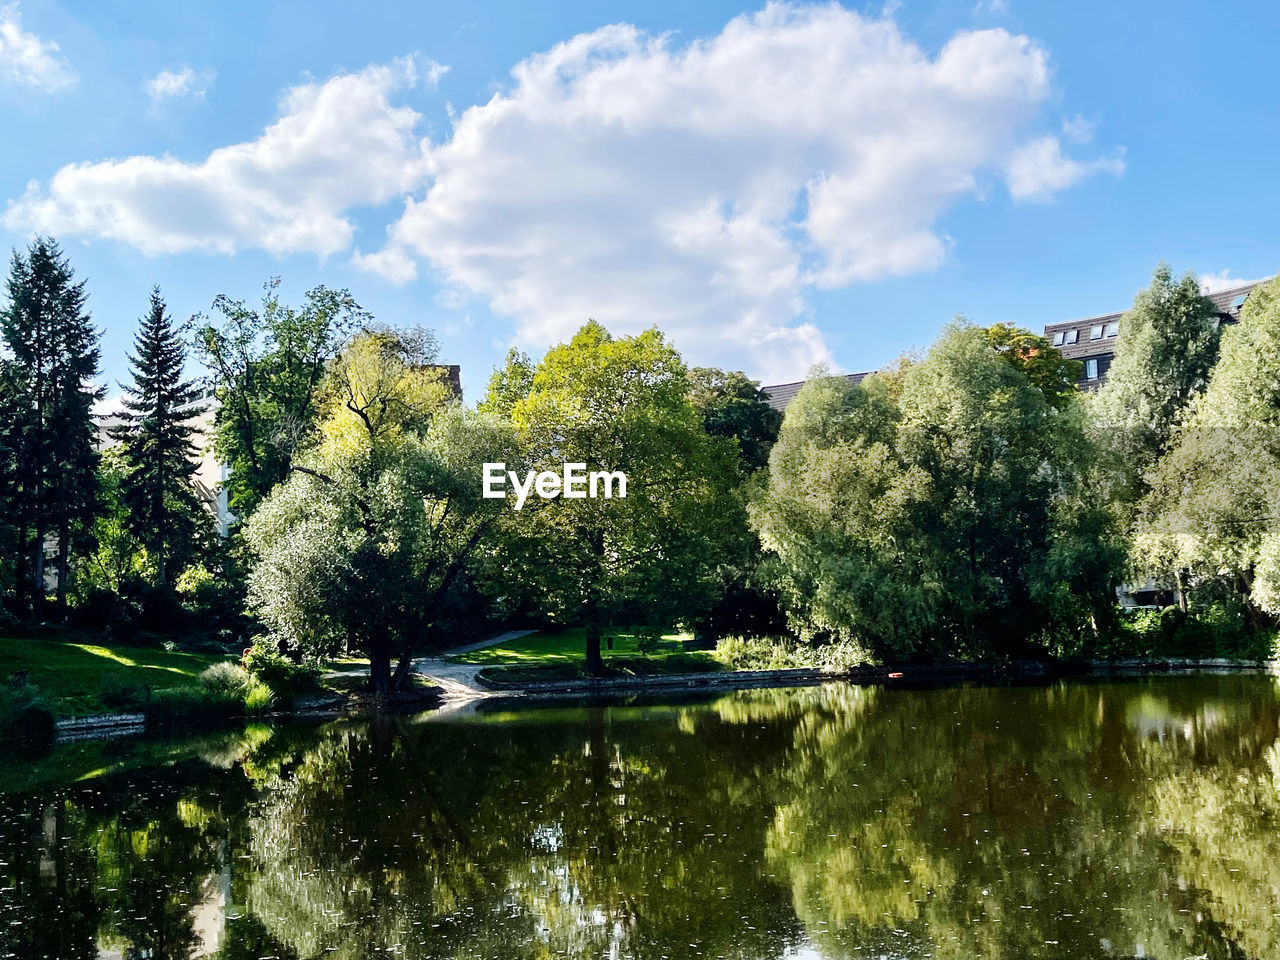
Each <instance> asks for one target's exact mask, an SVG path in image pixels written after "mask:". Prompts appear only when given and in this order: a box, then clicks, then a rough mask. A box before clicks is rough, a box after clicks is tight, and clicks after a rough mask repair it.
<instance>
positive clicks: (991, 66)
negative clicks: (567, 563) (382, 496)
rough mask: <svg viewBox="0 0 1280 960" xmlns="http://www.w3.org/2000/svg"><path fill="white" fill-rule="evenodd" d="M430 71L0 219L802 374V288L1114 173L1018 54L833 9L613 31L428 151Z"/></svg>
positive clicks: (118, 163) (989, 42)
mask: <svg viewBox="0 0 1280 960" xmlns="http://www.w3.org/2000/svg"><path fill="white" fill-rule="evenodd" d="M406 72H408V73H409V74H411V76H409V77H406ZM438 75H439V71H438V70H437V69H435V68H422V67H418V68H417V69H416V70H413V69H410V70H408V71H406V69H405V68H404V67H403V66H402V65H400V66H397V67H394V68H382V67H372V68H369V69H368V70H365V71H363V72H361V73H357V74H347V75H343V76H339V77H335V78H333V79H332V80H329V81H328V82H327V83H323V84H307V85H304V86H302V87H299V88H296V89H295V90H293V91H291V92H290V93H289V95H288V96H287V97H286V98H285V103H284V105H283V107H282V115H281V118H280V120H279V121H278V122H277V123H276V124H275V125H273V126H272V127H270V128H268V129H267V130H266V131H265V132H264V133H263V134H262V136H260V137H259V138H258V139H257V140H254V141H251V142H249V143H244V144H239V145H236V146H232V147H226V148H222V149H220V150H216V151H214V153H213V154H211V155H210V156H209V157H208V158H206V159H205V160H204V161H201V162H199V163H185V162H182V161H179V160H176V159H173V158H169V157H161V158H158V157H132V158H128V159H125V160H112V161H107V162H103V163H89V164H80V165H74V166H70V167H65V168H63V169H62V170H60V171H58V172H57V173H56V174H55V175H54V177H53V178H52V180H51V181H50V182H49V183H48V184H47V185H46V186H41V185H38V184H37V185H32V186H30V187H29V188H28V191H27V193H26V195H25V196H24V197H22V198H20V199H19V200H17V201H16V202H14V203H12V204H11V205H10V209H9V212H8V216H7V220H8V222H9V224H10V226H21V227H27V228H35V229H40V230H45V231H49V232H55V233H60V234H67V233H89V234H98V235H103V236H110V237H115V238H117V239H120V240H122V241H124V242H127V243H131V244H133V245H135V246H137V247H139V248H141V249H143V250H146V251H147V252H150V253H162V252H172V251H180V250H188V249H208V250H219V251H231V250H235V249H239V248H242V247H253V246H256V247H260V248H264V249H267V250H269V251H272V252H289V251H298V250H305V251H314V252H316V253H319V254H321V255H325V254H333V253H336V252H339V251H344V250H346V251H351V263H352V264H353V265H354V266H356V267H358V268H361V269H365V270H368V271H371V272H373V273H375V274H377V275H379V276H381V277H384V278H385V279H387V280H388V281H390V282H393V283H405V282H409V281H411V280H412V279H414V278H415V277H416V276H417V275H418V274H419V272H420V269H421V267H422V266H423V265H427V266H428V267H429V268H430V269H431V271H432V273H433V275H434V276H435V277H436V278H437V279H438V280H439V281H440V282H441V283H442V284H443V285H445V286H446V287H447V288H449V289H451V290H456V291H465V292H466V293H467V294H468V295H470V296H473V297H478V298H481V299H483V300H485V301H487V302H488V303H489V304H490V306H491V307H492V309H493V310H495V311H496V312H498V313H500V314H503V315H507V316H509V317H512V318H514V320H515V322H516V332H517V338H518V339H519V340H520V341H522V342H523V343H525V344H527V345H530V346H535V347H537V346H544V345H546V344H548V343H551V342H554V341H556V340H559V339H562V338H564V337H565V336H567V335H568V334H570V333H571V332H572V330H573V329H575V328H576V327H577V326H578V325H579V324H580V323H582V322H583V321H584V320H585V319H586V318H588V317H594V318H595V319H598V320H600V321H602V322H604V323H606V324H607V325H609V326H610V327H611V328H613V329H616V330H620V331H631V330H636V329H640V328H643V327H647V326H649V325H653V324H656V325H658V326H660V327H661V328H663V329H664V330H666V331H669V332H670V333H671V334H673V336H674V338H675V340H676V342H677V343H678V344H679V345H680V347H681V348H682V349H684V350H685V351H686V353H688V354H689V355H690V356H691V357H692V358H693V359H695V360H714V361H715V362H718V363H734V364H740V365H742V366H744V367H746V368H747V369H749V370H751V371H752V372H754V373H756V374H758V375H761V376H765V377H779V378H784V377H785V378H790V379H794V378H796V377H798V376H800V375H802V374H803V373H804V371H805V370H806V369H807V368H808V367H809V366H810V364H812V363H813V362H815V361H823V360H826V359H828V356H827V350H826V347H825V345H824V343H823V340H822V336H821V333H820V332H819V331H818V329H817V328H816V327H815V326H814V325H813V324H812V323H810V322H808V319H809V312H810V311H809V306H808V302H809V295H810V293H811V292H812V291H814V290H816V289H823V288H834V287H841V286H845V285H847V284H850V283H855V282H860V281H870V280H875V279H878V278H882V277H887V276H893V275H902V274H909V273H912V272H915V271H920V270H928V269H931V268H933V267H935V266H937V265H938V264H939V263H940V262H941V261H942V260H943V258H944V257H945V256H946V253H947V250H948V248H949V245H950V243H951V241H950V240H949V239H948V238H946V237H945V236H944V235H943V234H942V233H941V232H940V230H939V228H938V221H939V219H940V218H941V217H942V216H943V215H944V214H945V213H946V212H947V211H948V210H949V209H951V208H952V207H954V206H955V205H956V204H957V203H959V202H962V201H963V200H965V199H967V198H975V197H976V198H980V197H982V196H984V195H985V193H986V192H987V186H988V184H989V183H990V182H991V181H993V180H996V179H997V178H999V177H1000V176H1001V175H1004V176H1005V177H1006V178H1007V180H1008V182H1009V185H1010V190H1011V191H1012V192H1013V193H1014V195H1015V196H1019V197H1035V198H1042V197H1044V196H1049V195H1052V193H1053V192H1055V191H1056V190H1059V189H1064V188H1065V187H1068V186H1070V185H1071V184H1073V183H1075V182H1077V181H1078V180H1079V179H1081V178H1082V177H1084V176H1086V175H1088V174H1089V173H1091V172H1095V171H1096V170H1114V169H1115V165H1116V163H1118V162H1119V161H1118V160H1114V159H1113V160H1103V161H1078V160H1073V159H1070V158H1068V157H1064V156H1063V155H1062V152H1061V148H1060V146H1059V144H1058V141H1057V140H1056V138H1047V140H1048V144H1049V147H1050V148H1051V149H1050V150H1049V151H1048V157H1047V161H1048V162H1047V163H1046V157H1045V156H1043V155H1042V154H1044V153H1045V151H1044V149H1043V147H1042V146H1041V147H1037V144H1041V143H1042V141H1035V142H1033V143H1031V144H1029V145H1028V144H1027V143H1026V132H1025V131H1026V130H1027V128H1028V127H1029V126H1030V125H1031V123H1032V121H1033V120H1035V119H1036V118H1037V116H1038V114H1039V113H1040V110H1041V108H1042V107H1043V105H1044V103H1045V101H1046V100H1047V98H1048V97H1049V94H1050V77H1049V70H1048V66H1047V56H1046V54H1045V52H1044V51H1043V50H1042V49H1041V48H1040V47H1039V46H1038V45H1037V44H1035V43H1034V42H1032V41H1031V40H1029V39H1028V38H1026V37H1022V36H1015V35H1012V34H1010V33H1008V32H1006V31H1005V30H1000V29H996V30H972V31H962V32H959V33H957V34H956V35H955V36H953V37H952V38H951V39H950V40H949V41H948V42H947V43H945V44H944V45H943V46H942V48H941V49H940V50H937V51H928V50H925V49H924V48H922V47H920V46H919V45H917V44H916V43H914V42H912V41H911V40H910V38H908V37H906V36H904V35H903V34H902V32H901V31H900V30H899V29H898V27H897V26H896V24H894V23H893V22H892V21H891V20H890V19H888V18H887V17H881V18H879V19H875V18H868V17H864V16H861V15H859V14H857V13H854V12H852V11H849V10H847V9H845V8H843V7H841V6H839V5H838V4H830V5H823V6H792V5H786V4H777V3H774V4H770V5H769V6H767V7H765V8H764V9H763V10H762V11H760V12H758V13H756V14H753V15H744V16H741V17H738V18H736V19H734V20H732V21H731V22H730V23H729V24H728V25H727V26H726V27H725V28H724V30H723V31H722V32H720V33H719V34H718V35H716V36H714V37H711V38H709V39H705V40H699V41H696V42H693V43H688V44H682V43H677V42H676V41H675V40H674V39H673V38H672V37H670V36H665V35H664V36H654V35H650V34H646V33H644V32H642V31H640V30H638V29H636V28H635V27H632V26H628V25H625V24H617V25H612V26H608V27H603V28H601V29H599V30H595V31H592V32H590V33H585V34H582V35H579V36H576V37H573V38H572V39H570V40H567V41H566V42H564V43H561V44H558V45H557V46H555V47H553V48H552V49H550V50H548V51H546V52H543V53H539V54H536V55H533V56H530V57H529V58H528V59H526V60H524V61H522V62H521V63H519V64H517V65H516V66H515V68H514V69H513V71H512V82H511V83H510V84H509V85H508V86H507V87H506V88H505V89H503V90H501V91H500V92H498V93H496V94H495V95H494V96H493V97H492V98H491V99H490V100H488V101H487V102H485V103H483V104H479V105H476V106H473V107H471V108H469V109H467V110H465V111H463V112H461V113H460V114H456V115H451V118H452V121H453V128H452V133H451V135H450V136H449V137H448V139H446V140H445V141H444V142H443V143H441V144H438V145H434V146H433V145H430V144H428V143H427V142H426V141H425V140H419V139H417V134H416V133H415V131H416V130H417V129H418V127H419V124H420V118H419V116H418V115H417V114H416V113H415V112H414V111H412V110H410V109H408V108H405V107H397V106H395V105H394V97H395V95H396V93H397V91H398V90H399V89H400V88H403V87H405V86H407V85H408V84H409V83H411V82H412V80H413V78H414V77H418V78H422V79H424V80H426V81H427V82H430V81H432V80H434V79H438ZM1031 148H1035V149H1031ZM1029 150H1030V152H1028V151H1029ZM1037 151H1039V152H1037ZM1037 160H1038V161H1040V162H1039V163H1037V162H1035V161H1037ZM401 196H403V197H404V209H403V212H402V214H401V215H400V216H399V218H398V219H397V220H396V221H395V222H394V223H393V224H392V226H391V227H390V228H389V230H388V236H387V240H386V243H385V245H384V244H379V243H376V242H375V243H373V244H369V243H368V242H367V241H366V242H365V243H363V244H362V245H361V247H356V246H355V242H354V228H353V226H352V224H351V222H350V221H349V220H348V219H347V217H348V215H349V213H350V211H352V210H353V209H356V208H360V207H369V206H376V205H381V204H384V203H387V202H388V201H389V200H391V199H392V198H396V197H401ZM371 247H372V248H373V249H370V248H371ZM362 248H363V249H362ZM379 248H380V249H379Z"/></svg>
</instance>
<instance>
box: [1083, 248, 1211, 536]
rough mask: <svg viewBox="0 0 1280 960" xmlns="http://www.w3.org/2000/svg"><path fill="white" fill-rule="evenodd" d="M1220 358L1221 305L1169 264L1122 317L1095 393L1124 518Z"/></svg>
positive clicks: (1114, 493) (1114, 494)
mask: <svg viewBox="0 0 1280 960" xmlns="http://www.w3.org/2000/svg"><path fill="white" fill-rule="evenodd" d="M1217 359H1218V326H1217V310H1216V308H1215V307H1214V305H1213V302H1212V301H1211V300H1209V299H1208V298H1207V297H1205V296H1204V295H1203V294H1202V293H1201V292H1200V281H1199V280H1198V279H1197V278H1196V276H1195V274H1194V273H1191V272H1187V273H1185V274H1183V275H1182V277H1181V278H1179V279H1176V280H1175V279H1174V277H1173V273H1172V272H1171V271H1170V269H1169V266H1168V265H1167V264H1164V263H1161V264H1160V265H1159V266H1158V267H1156V270H1155V273H1154V274H1153V275H1152V277H1151V285H1150V286H1148V287H1147V288H1146V289H1144V290H1142V291H1140V292H1139V293H1138V295H1137V297H1135V298H1134V301H1133V306H1132V307H1131V308H1130V309H1129V311H1128V312H1127V313H1126V314H1125V315H1124V316H1123V317H1121V319H1120V349H1119V351H1118V352H1117V354H1116V358H1115V361H1114V362H1113V363H1112V364H1111V368H1110V370H1108V371H1107V380H1106V382H1105V383H1104V384H1103V385H1102V387H1101V388H1100V389H1099V390H1098V392H1097V394H1096V395H1095V396H1094V399H1093V403H1092V405H1091V407H1092V413H1093V420H1094V429H1095V431H1096V434H1097V436H1098V438H1099V440H1100V442H1101V443H1102V445H1103V447H1104V449H1106V450H1109V451H1110V454H1111V465H1112V474H1113V478H1112V489H1111V493H1110V495H1111V498H1112V499H1113V500H1114V502H1115V503H1116V504H1117V505H1118V506H1119V507H1120V509H1121V512H1122V514H1123V515H1124V517H1125V520H1126V522H1132V519H1133V510H1134V509H1135V508H1136V506H1137V504H1138V501H1139V500H1141V498H1142V496H1143V495H1144V494H1145V493H1146V490H1147V483H1146V480H1145V479H1144V475H1145V473H1146V472H1147V471H1148V470H1150V469H1151V468H1152V467H1153V466H1154V465H1155V463H1156V461H1158V460H1159V459H1160V457H1161V456H1163V455H1164V453H1165V451H1166V450H1167V449H1168V446H1169V440H1170V437H1171V436H1172V434H1173V431H1174V428H1175V427H1176V426H1177V424H1178V422H1179V421H1180V420H1181V418H1182V417H1183V416H1184V415H1185V414H1186V412H1187V411H1188V409H1189V407H1190V405H1191V403H1192V402H1193V401H1194V400H1195V398H1196V397H1198V396H1199V395H1200V394H1201V393H1202V392H1203V391H1204V388H1205V386H1206V385H1207V384H1208V382H1209V372H1210V370H1212V369H1213V365H1214V363H1215V362H1216V361H1217Z"/></svg>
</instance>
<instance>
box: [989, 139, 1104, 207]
mask: <svg viewBox="0 0 1280 960" xmlns="http://www.w3.org/2000/svg"><path fill="white" fill-rule="evenodd" d="M1095 173H1110V174H1113V175H1115V176H1119V175H1120V174H1122V173H1124V156H1123V153H1122V152H1120V151H1117V152H1116V153H1115V154H1114V155H1112V156H1110V157H1099V158H1098V159H1097V160H1088V161H1084V160H1076V159H1074V158H1072V157H1068V156H1066V155H1064V154H1063V152H1062V143H1061V141H1059V140H1058V138H1057V137H1053V136H1048V137H1040V138H1039V139H1038V140H1033V141H1032V142H1031V143H1028V144H1026V145H1025V146H1023V147H1020V148H1019V149H1017V150H1015V151H1014V152H1013V154H1012V155H1011V156H1010V157H1009V163H1008V166H1007V167H1006V173H1005V180H1006V183H1007V184H1008V186H1009V193H1010V195H1011V196H1012V197H1013V198H1014V199H1015V200H1033V201H1045V200H1051V199H1053V197H1054V196H1055V195H1056V194H1058V193H1059V192H1061V191H1063V190H1065V189H1067V188H1068V187H1073V186H1075V185H1076V184H1077V183H1079V182H1080V181H1081V180H1083V179H1084V178H1085V177H1088V176H1091V175H1092V174H1095Z"/></svg>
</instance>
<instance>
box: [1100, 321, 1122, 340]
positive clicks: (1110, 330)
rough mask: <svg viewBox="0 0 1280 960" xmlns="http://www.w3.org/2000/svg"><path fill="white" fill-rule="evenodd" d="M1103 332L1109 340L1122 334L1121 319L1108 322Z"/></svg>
mask: <svg viewBox="0 0 1280 960" xmlns="http://www.w3.org/2000/svg"><path fill="white" fill-rule="evenodd" d="M1103 332H1104V334H1105V336H1106V337H1107V339H1108V340H1110V339H1111V338H1112V337H1118V336H1120V321H1119V320H1112V321H1111V322H1110V323H1108V324H1107V326H1106V328H1105V330H1104V331H1103Z"/></svg>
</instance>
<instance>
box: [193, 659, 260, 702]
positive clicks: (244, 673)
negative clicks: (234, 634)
mask: <svg viewBox="0 0 1280 960" xmlns="http://www.w3.org/2000/svg"><path fill="white" fill-rule="evenodd" d="M253 682H254V680H253V677H252V676H251V675H250V674H249V671H248V670H246V669H245V668H244V667H242V666H240V665H239V664H238V663H232V662H231V661H230V660H224V661H223V662H221V663H215V664H213V665H212V666H209V667H205V668H204V670H203V671H201V673H200V686H201V687H203V688H204V690H205V692H206V693H208V694H210V695H212V696H215V697H217V696H221V695H226V696H231V697H236V698H243V697H244V696H245V694H246V693H247V692H248V690H249V687H250V685H251V684H253Z"/></svg>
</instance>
